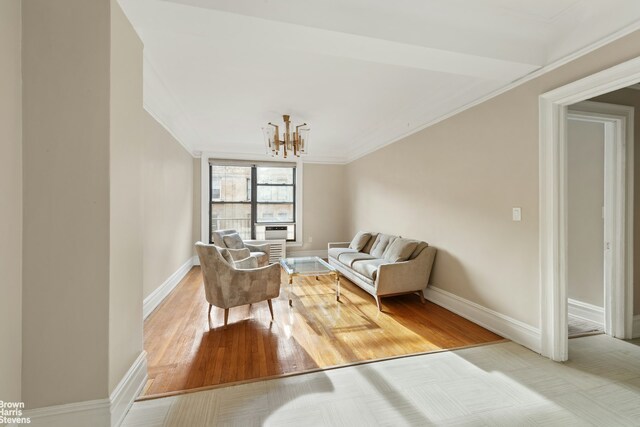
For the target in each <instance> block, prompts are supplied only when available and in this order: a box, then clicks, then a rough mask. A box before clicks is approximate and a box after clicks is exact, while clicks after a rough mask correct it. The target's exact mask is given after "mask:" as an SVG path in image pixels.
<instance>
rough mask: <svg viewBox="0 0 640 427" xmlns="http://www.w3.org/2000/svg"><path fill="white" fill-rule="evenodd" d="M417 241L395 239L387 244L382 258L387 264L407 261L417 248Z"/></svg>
mask: <svg viewBox="0 0 640 427" xmlns="http://www.w3.org/2000/svg"><path fill="white" fill-rule="evenodd" d="M418 243H420V242H418V241H417V240H411V239H403V238H397V239H395V240H394V241H393V242H391V243H389V245H388V246H387V249H386V250H385V251H384V254H383V255H382V257H383V258H384V259H386V260H387V261H389V262H402V261H406V260H408V259H409V257H410V256H411V254H412V253H413V251H415V250H416V247H418Z"/></svg>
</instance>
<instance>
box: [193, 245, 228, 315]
mask: <svg viewBox="0 0 640 427" xmlns="http://www.w3.org/2000/svg"><path fill="white" fill-rule="evenodd" d="M196 252H197V253H198V258H199V259H200V268H201V269H202V277H203V279H204V292H205V296H206V298H207V302H209V303H210V304H213V305H215V306H216V307H226V302H227V297H228V294H229V290H228V289H226V288H225V286H224V284H225V283H226V284H229V283H230V282H231V277H232V276H233V274H234V272H235V268H234V267H233V266H232V265H231V264H229V263H228V262H227V260H226V259H225V258H224V256H223V255H222V253H220V249H218V248H217V247H216V245H207V244H204V243H202V242H197V243H196Z"/></svg>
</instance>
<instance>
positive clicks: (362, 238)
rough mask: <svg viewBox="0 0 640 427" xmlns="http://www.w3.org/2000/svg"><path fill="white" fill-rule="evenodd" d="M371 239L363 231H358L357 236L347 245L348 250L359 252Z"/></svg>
mask: <svg viewBox="0 0 640 427" xmlns="http://www.w3.org/2000/svg"><path fill="white" fill-rule="evenodd" d="M369 239H371V233H365V232H364V231H359V232H358V234H356V236H355V237H354V238H353V240H352V241H351V243H350V244H349V249H355V250H356V251H361V250H362V249H364V247H365V245H366V244H367V243H368V242H369Z"/></svg>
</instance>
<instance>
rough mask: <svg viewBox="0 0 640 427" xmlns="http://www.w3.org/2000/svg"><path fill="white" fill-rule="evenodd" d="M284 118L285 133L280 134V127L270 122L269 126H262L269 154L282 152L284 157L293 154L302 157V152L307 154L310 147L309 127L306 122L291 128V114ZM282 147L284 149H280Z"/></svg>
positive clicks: (276, 154) (273, 155) (275, 155)
mask: <svg viewBox="0 0 640 427" xmlns="http://www.w3.org/2000/svg"><path fill="white" fill-rule="evenodd" d="M282 119H283V120H284V133H283V134H282V135H280V127H279V126H278V125H274V124H273V123H271V122H269V125H268V126H265V127H263V128H262V132H263V133H264V142H265V145H266V148H267V154H269V155H270V156H272V157H277V156H279V155H280V154H281V153H282V157H283V158H285V159H286V158H287V156H288V155H290V154H292V155H294V156H296V157H300V155H301V154H307V153H308V148H309V132H310V131H311V129H309V128H308V127H306V126H307V124H306V123H303V124H301V125H298V126H296V127H295V130H293V131H292V130H291V120H290V119H289V115H287V114H285V115H283V116H282ZM281 148H282V151H280V149H281Z"/></svg>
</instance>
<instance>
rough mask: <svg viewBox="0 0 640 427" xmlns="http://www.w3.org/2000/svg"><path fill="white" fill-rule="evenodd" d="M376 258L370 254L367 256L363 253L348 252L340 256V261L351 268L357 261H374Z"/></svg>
mask: <svg viewBox="0 0 640 427" xmlns="http://www.w3.org/2000/svg"><path fill="white" fill-rule="evenodd" d="M374 258H375V257H373V256H371V255H369V254H365V253H362V252H346V253H342V254H340V255H339V256H338V261H340V262H341V263H343V264H344V265H346V266H348V267H351V265H352V264H353V263H354V262H355V261H360V260H362V259H374Z"/></svg>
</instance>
